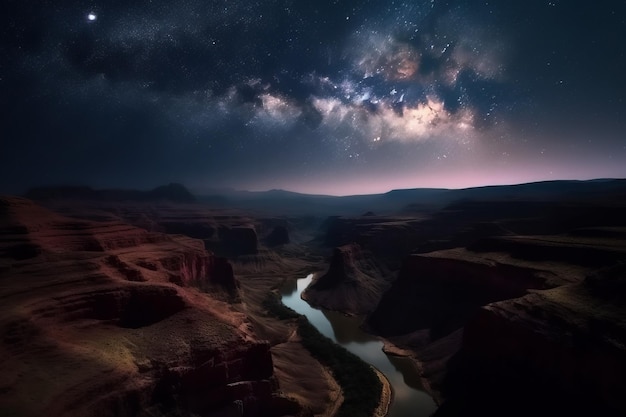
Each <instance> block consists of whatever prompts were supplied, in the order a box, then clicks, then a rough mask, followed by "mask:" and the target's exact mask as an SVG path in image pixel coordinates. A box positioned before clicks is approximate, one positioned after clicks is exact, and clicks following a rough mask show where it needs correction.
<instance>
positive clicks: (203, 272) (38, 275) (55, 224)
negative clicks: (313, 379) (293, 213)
mask: <svg viewBox="0 0 626 417" xmlns="http://www.w3.org/2000/svg"><path fill="white" fill-rule="evenodd" d="M0 231H1V232H0V236H1V238H0V299H1V300H2V302H1V306H2V307H1V309H2V314H1V315H0V341H1V342H0V358H2V359H0V414H1V415H20V416H41V415H47V416H51V417H54V416H154V415H164V416H167V415H172V416H173V415H176V416H180V415H190V414H191V413H193V414H196V415H200V416H204V415H206V416H209V415H220V416H267V415H280V414H282V413H287V412H288V413H292V414H297V413H298V412H299V411H298V407H297V404H296V403H294V402H293V401H290V400H288V399H286V398H282V397H281V396H280V395H279V394H278V392H277V389H278V387H277V382H276V380H275V377H274V376H273V365H272V357H271V354H270V345H269V343H268V342H265V341H261V340H258V339H257V338H256V336H255V334H254V333H253V332H252V330H251V329H250V326H249V323H248V322H247V319H246V317H245V316H244V315H243V314H241V313H237V312H235V311H234V310H233V309H232V307H231V306H230V305H229V304H228V303H226V302H224V301H221V300H222V299H224V297H229V296H231V295H232V294H236V292H237V286H238V284H237V281H236V280H235V278H234V277H233V274H232V267H230V265H229V264H228V262H227V261H226V260H225V259H222V258H216V257H215V256H214V255H212V254H211V253H208V252H206V251H205V249H204V245H203V243H202V242H201V241H198V240H195V239H191V238H188V237H185V236H181V235H165V234H161V233H152V232H147V231H146V230H143V229H138V228H135V227H133V226H129V225H127V224H125V223H122V222H119V221H113V222H110V221H109V222H90V221H82V220H75V219H69V218H66V217H63V216H60V215H57V214H54V213H52V212H50V211H48V210H46V209H43V208H41V207H39V206H37V205H35V204H33V203H32V202H31V201H29V200H26V199H21V198H12V197H9V198H2V199H0ZM208 287H210V288H211V289H212V293H211V294H208V293H207V292H204V291H202V290H203V289H206V288H208ZM215 294H217V295H215ZM220 294H222V295H220Z"/></svg>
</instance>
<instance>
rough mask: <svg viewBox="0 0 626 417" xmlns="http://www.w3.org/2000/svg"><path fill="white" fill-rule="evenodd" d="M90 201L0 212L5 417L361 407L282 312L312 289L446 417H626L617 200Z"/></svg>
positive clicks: (488, 192) (172, 190)
mask: <svg viewBox="0 0 626 417" xmlns="http://www.w3.org/2000/svg"><path fill="white" fill-rule="evenodd" d="M181 187H182V186H181ZM89 190H91V189H86V188H82V189H74V188H71V187H69V188H48V189H46V188H41V189H37V190H34V191H32V192H31V193H29V194H28V197H30V199H27V198H23V197H14V196H5V197H2V198H1V199H0V229H1V234H0V236H1V238H0V285H1V287H0V297H1V299H2V307H1V308H2V316H1V319H0V334H1V337H2V338H1V343H0V357H2V359H1V362H0V371H1V376H0V410H1V411H2V414H3V415H5V414H6V415H15V416H35V415H41V414H48V415H51V416H57V415H58V416H61V415H76V416H78V415H81V416H86V415H89V416H92V415H93V416H107V415H126V416H135V415H138V416H179V415H190V416H192V415H193V416H195V415H197V416H272V415H275V416H283V415H285V416H286V415H298V416H311V415H315V416H332V415H337V413H341V411H340V410H341V406H342V404H344V403H345V402H346V401H349V399H347V398H349V394H350V391H349V390H347V388H346V387H345V386H342V385H341V384H340V383H339V382H338V381H339V380H338V378H337V376H336V374H334V373H333V370H332V369H331V368H329V367H328V365H326V364H324V363H323V362H321V361H320V359H319V358H318V357H316V355H315V354H313V353H312V352H311V351H310V350H309V349H308V348H307V347H306V345H307V342H306V340H305V339H306V337H305V339H303V334H302V333H301V332H302V327H301V326H302V325H301V324H300V320H301V319H300V318H299V317H298V315H297V314H294V313H293V312H292V313H289V312H285V311H284V310H281V309H280V308H279V307H278V304H276V303H279V301H278V300H279V290H280V289H281V288H283V287H284V286H289V285H295V281H296V280H297V279H298V278H302V277H304V276H306V275H308V274H310V273H314V277H313V280H312V283H311V285H309V287H308V288H307V289H306V290H305V291H304V292H303V295H302V297H303V298H304V299H305V300H306V301H307V302H308V303H309V304H311V305H312V306H315V307H323V308H324V309H327V310H332V311H336V312H339V313H342V314H345V315H349V316H354V317H360V318H362V319H363V325H362V327H363V329H365V330H366V331H367V332H369V333H371V334H372V335H373V336H375V337H378V338H380V340H382V341H383V343H384V350H385V352H386V353H387V354H388V355H391V356H392V357H393V356H402V357H404V358H407V359H408V360H410V361H411V362H412V364H413V366H414V367H415V369H416V370H417V372H418V373H419V375H420V377H421V380H422V381H421V382H422V385H423V386H424V387H426V389H427V390H428V392H429V393H430V395H432V397H433V398H434V399H435V401H436V402H437V404H438V405H439V408H438V409H437V411H436V412H435V416H439V417H441V416H443V417H446V416H466V415H467V416H469V415H487V416H491V415H494V416H495V415H519V416H522V415H524V416H525V415H530V414H532V415H540V416H544V415H545V416H549V415H556V414H558V415H560V414H563V413H565V414H569V415H589V414H601V415H616V416H617V415H623V414H624V413H626V402H625V401H624V398H626V395H625V394H626V349H625V348H624V346H626V306H625V304H624V303H623V300H624V294H625V291H626V285H625V284H624V283H625V282H626V268H625V267H624V265H626V218H624V217H623V213H624V212H625V210H626V182H625V181H623V180H605V181H588V182H571V181H565V182H554V183H551V182H549V183H537V184H524V185H520V186H503V187H484V188H478V189H468V190H398V191H394V192H391V193H388V194H385V195H377V196H357V197H355V198H353V199H350V198H347V197H343V198H338V199H333V198H331V197H325V196H305V195H295V196H292V195H289V194H288V193H278V192H270V193H268V194H267V195H266V194H259V195H256V194H255V195H248V194H244V195H238V196H236V197H233V196H224V197H223V198H220V199H217V198H215V197H214V196H213V197H211V198H210V199H206V198H205V199H204V200H203V198H202V197H193V196H190V193H187V192H185V191H186V190H185V189H184V187H183V188H180V187H179V186H177V185H173V186H172V185H170V186H166V187H160V188H158V189H157V190H158V191H154V190H153V191H151V192H122V191H120V190H117V191H115V192H103V191H94V190H91V191H89ZM344 383H345V382H344Z"/></svg>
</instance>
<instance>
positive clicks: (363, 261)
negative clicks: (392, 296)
mask: <svg viewBox="0 0 626 417" xmlns="http://www.w3.org/2000/svg"><path fill="white" fill-rule="evenodd" d="M388 277H389V275H388V274H385V273H384V272H383V271H382V270H381V269H380V267H378V266H377V265H376V264H375V263H374V260H373V259H372V257H371V254H369V253H368V252H367V251H364V250H362V249H361V247H360V246H359V245H357V244H350V245H345V246H340V247H338V248H335V250H334V251H333V256H332V259H331V261H330V266H329V268H328V272H326V274H324V275H321V276H318V277H316V278H315V279H314V281H313V282H312V283H311V285H309V287H308V288H307V289H306V290H305V292H304V294H303V298H305V299H306V300H307V301H308V302H309V303H311V304H313V305H317V306H321V307H324V308H327V309H330V310H337V311H342V312H345V313H350V314H365V313H368V312H370V311H372V309H373V308H374V307H375V306H376V305H377V304H378V301H379V300H380V297H381V295H382V294H383V292H384V291H385V290H386V289H387V288H388V287H389V282H388V281H387V280H388V279H389V278H388Z"/></svg>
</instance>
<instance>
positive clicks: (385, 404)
mask: <svg viewBox="0 0 626 417" xmlns="http://www.w3.org/2000/svg"><path fill="white" fill-rule="evenodd" d="M372 369H374V372H376V375H378V379H380V383H381V384H382V385H383V389H382V392H381V393H380V402H379V403H378V407H377V408H376V410H374V414H372V416H373V417H386V416H387V413H388V412H389V405H391V400H392V399H393V392H392V391H391V384H390V383H389V380H388V379H387V377H386V376H385V375H383V373H382V372H380V371H379V370H378V369H376V368H374V367H373V366H372Z"/></svg>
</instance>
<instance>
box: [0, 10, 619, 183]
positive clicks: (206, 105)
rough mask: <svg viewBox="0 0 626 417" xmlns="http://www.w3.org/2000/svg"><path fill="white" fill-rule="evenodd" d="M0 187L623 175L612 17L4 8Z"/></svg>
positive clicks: (600, 13) (607, 13)
mask: <svg viewBox="0 0 626 417" xmlns="http://www.w3.org/2000/svg"><path fill="white" fill-rule="evenodd" d="M6 3H7V6H6V7H5V10H6V12H3V14H2V17H1V18H0V19H1V22H0V23H1V24H2V25H1V28H0V31H1V33H2V43H1V49H0V52H1V53H2V56H3V59H2V62H1V64H0V88H1V91H2V97H3V100H2V117H3V123H2V139H1V140H2V145H1V146H2V152H0V191H6V192H19V191H23V190H24V189H25V188H26V187H29V186H34V185H41V184H59V183H70V184H88V185H93V186H100V187H105V186H126V187H151V186H154V185H157V184H160V183H163V182H171V181H180V182H183V183H186V184H188V185H189V186H191V187H192V188H193V189H195V190H197V191H200V192H202V191H204V190H209V189H211V188H223V187H235V188H241V189H270V188H286V189H290V190H295V191H302V192H316V193H332V194H347V193H367V192H380V191H386V190H389V189H392V188H400V187H405V188H406V187H427V186H443V187H453V188H455V187H464V186H472V185H483V184H502V183H515V182H523V181H535V180H544V179H558V178H580V179H583V178H596V177H624V176H626V102H625V101H624V100H625V99H624V96H625V95H626V82H625V81H624V76H623V74H625V73H626V51H625V46H624V43H623V40H624V39H626V20H625V19H626V17H625V16H626V10H625V9H626V6H625V5H624V3H623V2H615V1H613V2H610V1H600V2H595V3H593V4H591V3H588V2H577V1H556V0H555V1H518V0H515V1H511V2H491V1H489V2H487V1H483V2H470V1H447V2H446V1H434V0H428V1H410V2H409V1H404V2H403V1H359V2H357V1H339V0H337V1H318V2H300V1H288V0H283V1H278V0H277V1H257V2H247V1H238V2H237V1H199V0H198V1H196V0H187V1H181V2H170V1H163V0H152V1H148V0H145V1H137V2H122V1H91V2H78V1H65V2H63V1H55V2H36V3H37V4H33V3H35V2H24V1H8V2H6Z"/></svg>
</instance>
